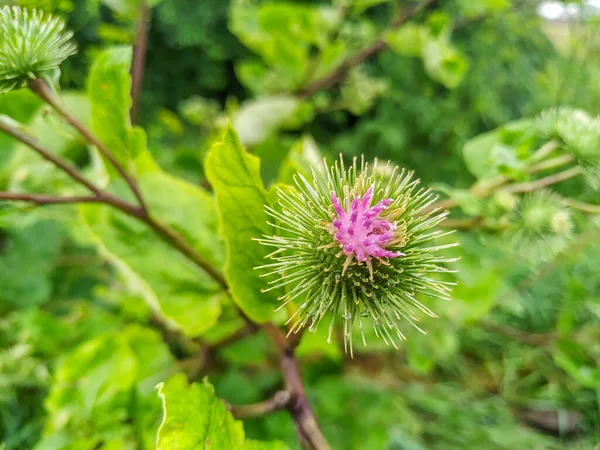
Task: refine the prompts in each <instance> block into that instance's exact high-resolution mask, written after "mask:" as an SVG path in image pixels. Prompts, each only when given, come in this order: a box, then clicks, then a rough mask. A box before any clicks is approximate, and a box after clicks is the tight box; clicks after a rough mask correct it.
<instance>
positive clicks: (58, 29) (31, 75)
mask: <svg viewBox="0 0 600 450" xmlns="http://www.w3.org/2000/svg"><path fill="white" fill-rule="evenodd" d="M0 36H2V37H1V38H0V94H4V93H6V92H9V91H11V90H13V89H20V88H23V87H25V86H27V83H29V81H31V80H34V79H36V78H43V79H46V80H48V81H53V80H54V79H55V78H56V77H57V75H58V74H59V73H60V72H59V68H58V66H59V65H60V64H61V63H62V62H63V61H64V60H65V59H67V58H68V57H69V56H71V55H73V54H75V52H76V47H75V44H73V43H72V42H71V41H70V39H71V37H72V36H73V33H71V32H67V31H65V24H64V22H63V21H62V20H61V19H60V18H57V17H53V16H51V15H48V14H45V13H43V12H42V11H39V10H36V9H34V10H31V11H30V10H27V9H24V8H19V7H18V6H13V7H9V6H4V7H2V8H0Z"/></svg>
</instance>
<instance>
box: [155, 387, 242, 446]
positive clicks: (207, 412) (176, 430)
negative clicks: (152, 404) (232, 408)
mask: <svg viewBox="0 0 600 450" xmlns="http://www.w3.org/2000/svg"><path fill="white" fill-rule="evenodd" d="M158 392H159V395H160V397H161V398H162V401H163V408H164V419H163V422H162V424H161V425H160V428H159V429H158V441H157V446H156V448H157V450H192V449H197V448H209V447H210V448H211V449H214V450H231V449H236V448H241V446H242V444H243V442H244V429H243V425H242V422H238V421H236V420H235V419H234V418H233V416H232V415H231V413H230V412H229V411H227V407H226V406H225V404H224V403H223V402H222V401H221V400H219V399H218V398H217V397H216V396H215V391H214V388H213V387H212V385H210V384H209V383H208V382H207V381H204V382H203V383H202V384H198V383H193V384H192V385H188V383H187V381H186V379H185V376H184V375H175V376H173V377H172V378H170V379H169V380H168V381H166V382H165V383H164V384H162V385H160V387H159V388H158Z"/></svg>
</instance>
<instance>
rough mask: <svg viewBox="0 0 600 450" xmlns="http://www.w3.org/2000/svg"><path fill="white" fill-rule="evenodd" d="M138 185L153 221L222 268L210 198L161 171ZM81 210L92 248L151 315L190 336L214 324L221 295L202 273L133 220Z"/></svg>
mask: <svg viewBox="0 0 600 450" xmlns="http://www.w3.org/2000/svg"><path fill="white" fill-rule="evenodd" d="M139 182H140V186H141V188H142V191H143V192H144V193H145V194H146V197H147V199H148V203H149V207H150V209H151V211H153V213H154V214H155V215H156V217H158V218H160V220H162V221H164V222H166V223H167V224H168V225H170V226H171V227H172V228H174V229H175V230H176V231H177V232H178V233H179V234H180V235H182V236H183V237H184V238H185V239H186V240H187V241H188V242H189V243H190V244H192V246H193V247H195V248H196V249H197V250H198V252H200V253H201V254H202V255H203V256H204V257H205V258H206V259H207V260H208V261H209V262H210V263H211V264H213V265H214V266H215V267H221V266H222V264H223V260H224V249H223V246H222V242H221V240H220V239H219V238H218V235H217V223H216V211H215V206H214V201H213V199H212V197H211V196H210V195H208V194H207V193H206V192H204V191H203V190H202V189H200V188H198V187H196V186H194V185H192V184H190V183H187V182H185V181H182V180H179V179H176V178H174V177H172V176H170V175H168V174H165V173H163V172H152V173H148V174H145V175H143V176H141V177H140V179H139ZM120 187H121V190H124V189H125V187H124V186H122V185H120ZM81 211H82V216H83V218H84V221H85V223H86V224H87V226H88V227H89V229H90V231H91V232H92V234H93V236H94V240H95V242H96V244H97V245H98V246H99V247H100V249H101V250H102V251H103V252H104V253H105V255H106V256H107V257H108V258H109V259H110V260H111V261H112V262H113V263H114V264H115V266H116V267H117V268H118V269H119V271H120V273H121V275H122V276H123V278H124V280H125V282H126V283H127V285H128V286H129V288H130V289H131V290H132V291H133V292H137V293H139V294H140V295H141V296H142V297H143V298H144V299H145V300H146V302H147V303H148V304H149V305H150V306H151V307H152V308H153V309H154V310H155V312H160V313H162V314H163V315H164V316H166V317H167V318H168V319H169V321H170V322H171V323H172V325H173V326H174V327H176V328H178V329H180V330H182V331H183V332H184V333H186V334H188V335H190V336H198V335H200V334H202V333H203V332H204V331H206V330H208V329H209V328H210V327H212V326H213V325H214V324H215V323H216V321H217V318H218V317H219V314H220V312H221V306H220V297H221V296H222V295H223V294H224V293H223V290H222V288H221V287H220V286H219V284H218V283H217V282H215V281H214V280H213V279H212V278H210V277H209V276H208V275H207V274H206V273H205V272H204V271H202V270H201V269H199V268H198V267H197V266H196V265H194V264H193V263H192V262H191V261H190V260H189V259H187V258H186V257H185V256H183V255H182V254H181V253H180V252H178V251H177V250H175V249H174V248H173V247H171V246H170V245H169V244H167V243H165V242H164V241H163V240H162V239H161V238H160V237H159V236H158V235H157V234H156V233H155V232H154V231H152V230H151V229H149V228H148V227H147V226H146V225H145V224H143V223H141V222H140V221H138V220H137V219H134V218H132V217H130V216H126V215H125V214H123V213H121V212H119V211H116V210H114V209H112V208H110V207H107V206H100V205H83V206H81Z"/></svg>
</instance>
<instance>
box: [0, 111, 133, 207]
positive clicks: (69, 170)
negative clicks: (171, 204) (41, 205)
mask: <svg viewBox="0 0 600 450" xmlns="http://www.w3.org/2000/svg"><path fill="white" fill-rule="evenodd" d="M0 131H3V132H4V133H6V134H8V135H10V136H12V137H14V138H15V139H17V140H19V141H20V142H22V143H23V144H25V145H27V146H28V147H30V148H31V149H33V150H35V151H36V152H37V153H38V154H39V155H40V156H41V157H42V158H44V159H45V160H46V161H48V162H50V163H52V164H54V165H55V166H56V167H58V168H59V169H60V170H62V171H63V172H65V173H66V174H67V175H69V176H70V177H71V178H72V179H73V180H75V181H76V182H77V183H79V184H81V185H83V186H85V187H86V188H88V189H89V190H90V191H92V192H93V193H94V194H95V196H94V197H96V198H100V199H101V200H99V201H102V202H103V203H108V204H110V205H112V206H114V207H116V208H118V209H120V210H121V211H123V212H125V213H127V214H130V215H132V216H135V217H138V218H140V217H141V216H143V215H144V212H143V211H142V210H141V209H140V208H138V207H136V206H134V205H131V204H130V203H127V202H126V201H124V200H121V199H120V198H118V197H115V196H114V195H112V194H110V193H108V192H105V191H103V190H102V189H100V188H99V187H98V186H96V185H95V184H94V183H92V182H91V181H89V180H87V179H86V178H85V177H84V176H83V175H82V174H81V173H80V172H79V171H78V170H77V169H76V168H75V167H73V166H71V165H70V164H69V163H67V162H66V161H63V160H62V159H60V158H59V157H58V156H56V155H55V154H54V153H52V152H51V151H49V150H48V149H46V148H45V147H44V146H43V145H42V144H41V143H40V142H39V141H38V140H37V139H35V138H34V137H33V136H31V135H29V134H27V133H26V132H24V131H22V130H20V129H18V128H16V127H14V126H13V125H11V124H10V123H8V122H7V121H6V120H3V119H2V117H0Z"/></svg>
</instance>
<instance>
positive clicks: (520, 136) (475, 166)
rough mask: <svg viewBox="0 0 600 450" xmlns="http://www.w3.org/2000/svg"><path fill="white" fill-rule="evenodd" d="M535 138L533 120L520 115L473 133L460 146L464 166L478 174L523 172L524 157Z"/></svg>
mask: <svg viewBox="0 0 600 450" xmlns="http://www.w3.org/2000/svg"><path fill="white" fill-rule="evenodd" d="M537 142H538V138H537V128H536V126H535V122H534V121H533V120H531V119H521V120H516V121H513V122H508V123H506V124H505V125H503V126H501V127H498V128H496V129H495V130H492V131H488V132H487V133H483V134H480V135H479V136H476V137H474V138H473V139H471V140H470V141H468V142H467V143H466V144H465V146H464V147H463V156H464V158H465V162H466V163H467V168H468V169H469V171H470V172H471V173H472V174H473V175H475V176H476V177H477V178H492V177H494V176H497V175H500V174H507V173H510V174H511V175H513V176H514V175H518V174H520V173H522V171H523V169H524V168H525V165H524V163H523V161H524V160H525V159H526V158H527V157H529V156H530V155H531V153H532V150H533V149H534V148H535V146H536V144H537Z"/></svg>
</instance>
